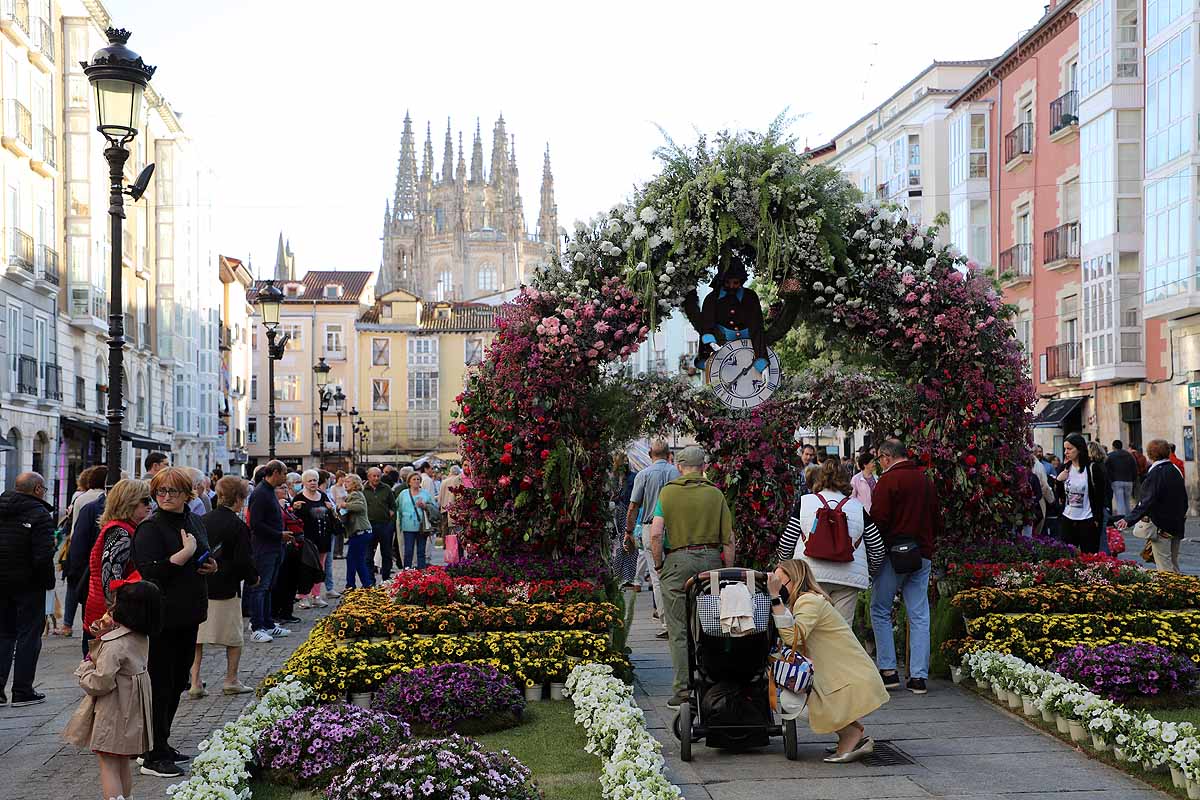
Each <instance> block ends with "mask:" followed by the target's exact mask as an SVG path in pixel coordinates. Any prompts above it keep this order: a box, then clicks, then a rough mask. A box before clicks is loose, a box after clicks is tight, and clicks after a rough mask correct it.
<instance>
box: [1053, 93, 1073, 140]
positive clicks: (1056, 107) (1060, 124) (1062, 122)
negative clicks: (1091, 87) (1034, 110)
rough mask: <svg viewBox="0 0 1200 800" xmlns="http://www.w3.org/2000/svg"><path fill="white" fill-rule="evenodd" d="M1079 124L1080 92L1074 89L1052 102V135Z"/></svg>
mask: <svg viewBox="0 0 1200 800" xmlns="http://www.w3.org/2000/svg"><path fill="white" fill-rule="evenodd" d="M1078 124H1079V92H1077V91H1075V90H1074V89H1072V90H1071V91H1069V92H1067V93H1066V94H1064V95H1062V96H1061V97H1059V98H1056V99H1054V100H1051V101H1050V133H1058V132H1059V131H1061V130H1062V129H1063V128H1069V127H1070V126H1072V125H1078Z"/></svg>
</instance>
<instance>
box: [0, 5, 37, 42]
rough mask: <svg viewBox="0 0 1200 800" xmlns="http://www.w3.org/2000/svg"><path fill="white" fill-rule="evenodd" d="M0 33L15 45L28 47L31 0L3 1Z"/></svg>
mask: <svg viewBox="0 0 1200 800" xmlns="http://www.w3.org/2000/svg"><path fill="white" fill-rule="evenodd" d="M0 31H3V32H4V35H5V36H7V37H8V38H9V39H11V40H12V42H13V44H15V45H18V46H20V47H28V46H29V45H30V41H29V0H3V2H0Z"/></svg>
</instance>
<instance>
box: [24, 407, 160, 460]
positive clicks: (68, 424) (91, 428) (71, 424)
mask: <svg viewBox="0 0 1200 800" xmlns="http://www.w3.org/2000/svg"><path fill="white" fill-rule="evenodd" d="M62 425H63V427H64V428H75V429H77V430H81V431H84V432H86V433H94V434H97V435H99V436H103V435H105V434H106V433H108V423H107V422H92V421H90V420H85V419H78V418H76V417H68V416H65V415H64V416H63V418H62ZM121 439H122V441H126V442H130V443H132V444H133V446H134V447H135V448H136V449H138V450H161V451H162V452H164V453H169V452H171V443H170V442H159V441H156V440H154V439H150V438H148V437H146V436H142V435H141V434H138V433H133V432H131V431H127V430H122V431H121ZM0 449H2V448H0Z"/></svg>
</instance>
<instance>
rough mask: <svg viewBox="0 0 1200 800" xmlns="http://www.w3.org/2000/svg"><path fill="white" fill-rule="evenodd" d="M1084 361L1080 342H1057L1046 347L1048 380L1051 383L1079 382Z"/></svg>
mask: <svg viewBox="0 0 1200 800" xmlns="http://www.w3.org/2000/svg"><path fill="white" fill-rule="evenodd" d="M1082 361H1083V348H1082V347H1081V345H1080V344H1079V342H1067V343H1066V344H1056V345H1053V346H1052V347H1047V348H1046V380H1047V381H1048V382H1050V383H1056V382H1057V383H1078V382H1079V369H1080V366H1081V363H1082Z"/></svg>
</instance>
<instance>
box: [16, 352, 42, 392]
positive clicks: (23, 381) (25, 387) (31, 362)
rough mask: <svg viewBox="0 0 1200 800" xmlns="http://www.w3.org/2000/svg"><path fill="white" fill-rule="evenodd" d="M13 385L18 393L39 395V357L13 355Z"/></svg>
mask: <svg viewBox="0 0 1200 800" xmlns="http://www.w3.org/2000/svg"><path fill="white" fill-rule="evenodd" d="M13 377H15V378H16V380H15V381H14V382H13V387H14V388H15V389H16V392H17V394H27V395H29V396H31V397H37V393H38V369H37V359H36V358H34V357H33V356H13Z"/></svg>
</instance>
